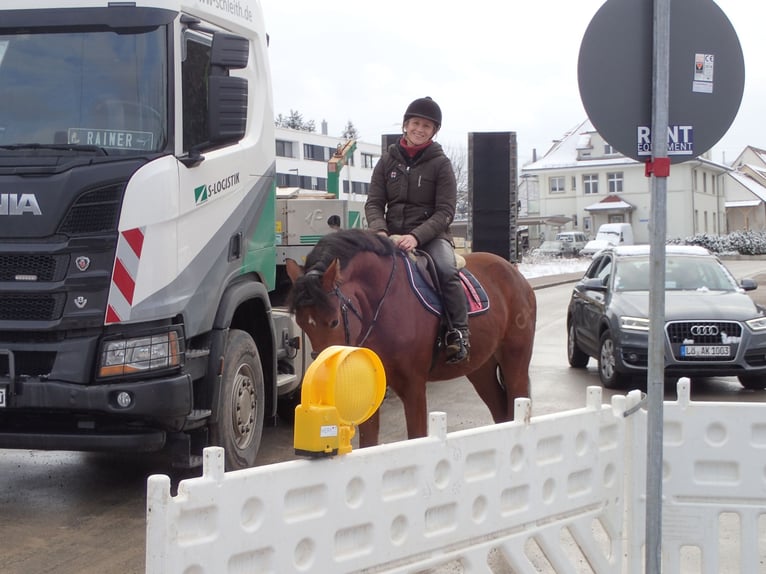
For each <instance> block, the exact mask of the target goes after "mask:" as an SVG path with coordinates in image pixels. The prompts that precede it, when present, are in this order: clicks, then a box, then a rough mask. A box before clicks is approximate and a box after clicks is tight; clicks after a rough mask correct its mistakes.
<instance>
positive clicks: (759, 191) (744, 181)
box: [729, 171, 766, 202]
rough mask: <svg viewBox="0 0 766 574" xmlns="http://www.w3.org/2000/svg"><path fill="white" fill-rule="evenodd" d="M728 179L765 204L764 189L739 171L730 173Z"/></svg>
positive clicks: (765, 188) (765, 193)
mask: <svg viewBox="0 0 766 574" xmlns="http://www.w3.org/2000/svg"><path fill="white" fill-rule="evenodd" d="M729 177H731V178H732V179H734V180H735V181H736V182H737V183H739V184H740V185H741V186H743V187H744V188H745V189H747V190H748V191H749V192H750V193H752V194H753V195H754V196H755V197H756V198H758V200H759V201H765V202H766V187H764V186H763V185H761V184H760V183H758V182H757V181H756V180H755V179H753V178H752V177H750V176H749V175H747V174H745V173H742V172H741V171H730V172H729Z"/></svg>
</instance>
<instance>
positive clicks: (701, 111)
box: [578, 0, 745, 163]
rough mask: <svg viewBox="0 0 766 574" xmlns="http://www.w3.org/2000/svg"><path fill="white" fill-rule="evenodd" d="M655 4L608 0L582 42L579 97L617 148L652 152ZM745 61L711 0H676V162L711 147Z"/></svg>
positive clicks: (733, 108)
mask: <svg viewBox="0 0 766 574" xmlns="http://www.w3.org/2000/svg"><path fill="white" fill-rule="evenodd" d="M652 23H653V2H638V1H636V0H608V1H607V2H606V3H605V4H604V5H603V6H602V7H601V8H600V9H599V11H598V12H597V13H596V15H595V16H594V17H593V19H592V20H591V22H590V24H589V25H588V28H587V30H586V32H585V35H584V37H583V41H582V44H581V45H580V55H579V61H578V83H579V87H580V97H581V98H582V102H583V105H584V107H585V111H586V112H587V114H588V117H589V118H590V120H591V122H592V123H593V126H594V127H595V128H596V130H597V131H598V132H599V134H601V136H602V137H603V138H604V139H605V140H606V141H607V142H609V144H611V145H612V146H613V147H614V148H615V149H617V150H618V151H619V152H620V153H622V154H623V155H625V156H627V157H631V158H633V159H636V160H638V161H648V160H649V159H651V157H652V148H651V139H652V134H651V125H652V59H653V57H652V56H653V32H652ZM744 84H745V64H744V59H743V57H742V47H741V46H740V43H739V39H738V38H737V34H736V32H735V31H734V27H733V26H732V24H731V22H730V21H729V19H728V18H727V17H726V15H725V14H724V13H723V11H722V10H721V9H720V8H719V7H718V5H717V4H716V3H715V2H713V0H672V2H671V5H670V68H669V103H668V124H669V127H668V134H667V138H668V156H669V157H670V159H671V162H673V163H678V162H682V161H686V160H689V159H692V158H694V157H697V156H700V155H702V154H703V153H705V152H706V151H707V150H709V149H710V148H712V147H713V146H714V145H715V144H716V143H717V142H718V140H719V139H721V137H723V135H724V134H725V133H726V131H727V130H728V129H729V127H730V126H731V123H732V122H733V121H734V117H735V116H736V114H737V111H738V110H739V105H740V102H741V101H742V92H743V89H744Z"/></svg>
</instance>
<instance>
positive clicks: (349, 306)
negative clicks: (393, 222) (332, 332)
mask: <svg viewBox="0 0 766 574" xmlns="http://www.w3.org/2000/svg"><path fill="white" fill-rule="evenodd" d="M391 261H392V265H391V274H390V275H389V276H388V282H387V283H386V288H385V289H384V290H383V296H382V297H381V298H380V301H378V306H377V308H376V309H375V313H374V314H373V316H372V321H371V322H370V326H369V327H368V328H367V332H366V333H365V334H364V336H363V337H362V338H361V339H360V340H359V341H358V342H357V344H356V345H355V346H356V347H361V346H362V345H364V342H365V341H366V340H367V337H369V336H370V333H371V332H372V329H373V327H375V323H376V322H377V321H378V315H380V310H381V308H382V307H383V301H385V300H386V296H387V295H388V291H389V289H390V288H391V284H392V283H393V282H394V275H395V273H396V253H393V254H391ZM332 293H333V294H334V295H335V296H336V297H337V298H338V301H339V302H340V313H341V316H342V317H343V331H344V333H345V335H346V345H348V344H349V343H350V339H351V333H350V332H349V326H348V311H349V310H351V312H352V313H353V314H354V315H356V317H357V319H359V322H360V323H364V319H363V318H362V314H361V313H360V312H359V310H358V309H357V308H356V307H355V306H354V302H353V301H351V299H349V298H348V297H346V295H345V294H344V293H343V291H341V290H340V287H339V286H338V285H336V286H335V289H333V291H332Z"/></svg>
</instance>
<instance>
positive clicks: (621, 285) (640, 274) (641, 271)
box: [614, 260, 649, 291]
mask: <svg viewBox="0 0 766 574" xmlns="http://www.w3.org/2000/svg"><path fill="white" fill-rule="evenodd" d="M614 288H615V290H616V291H648V290H649V264H648V262H647V261H643V260H623V261H620V262H619V263H618V265H617V275H616V276H615V279H614Z"/></svg>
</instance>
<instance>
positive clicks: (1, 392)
mask: <svg viewBox="0 0 766 574" xmlns="http://www.w3.org/2000/svg"><path fill="white" fill-rule="evenodd" d="M5 396H6V395H5V387H0V409H2V408H4V407H5Z"/></svg>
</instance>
